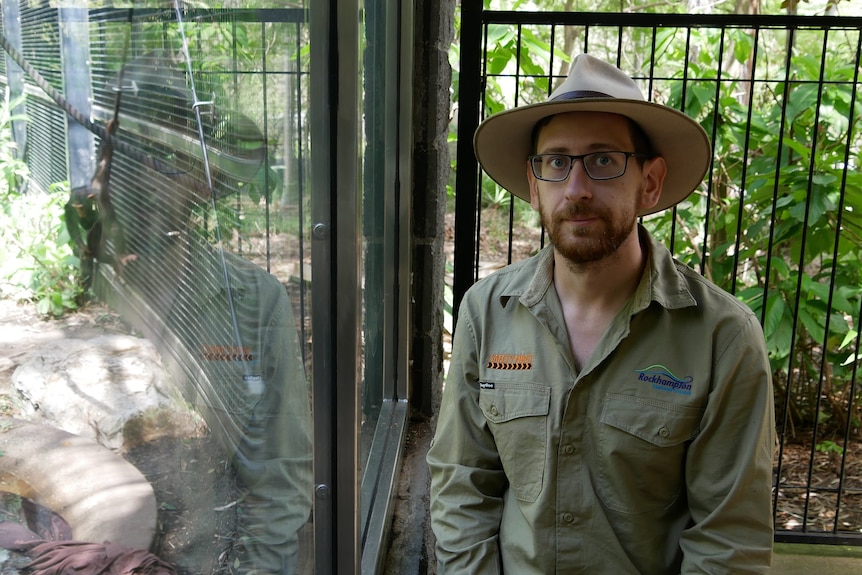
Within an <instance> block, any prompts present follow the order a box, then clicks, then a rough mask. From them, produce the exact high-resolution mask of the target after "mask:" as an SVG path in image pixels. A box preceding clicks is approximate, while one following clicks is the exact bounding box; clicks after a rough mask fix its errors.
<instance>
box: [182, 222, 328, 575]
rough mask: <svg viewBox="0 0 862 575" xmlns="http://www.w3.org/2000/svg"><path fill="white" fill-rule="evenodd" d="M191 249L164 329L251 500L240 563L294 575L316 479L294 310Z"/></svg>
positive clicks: (256, 277)
mask: <svg viewBox="0 0 862 575" xmlns="http://www.w3.org/2000/svg"><path fill="white" fill-rule="evenodd" d="M188 247H189V252H188V254H187V256H188V257H187V258H186V262H185V267H184V269H183V270H182V272H183V273H182V274H181V276H180V277H181V278H183V279H182V281H181V283H180V285H179V286H178V287H179V289H178V292H177V298H176V300H175V301H174V302H173V306H172V310H171V313H170V316H169V320H168V322H169V325H170V329H171V330H172V331H174V333H176V334H177V335H178V336H179V338H180V340H181V341H182V342H183V344H184V346H185V347H186V351H188V353H189V354H190V355H191V356H192V358H193V360H194V361H195V364H196V365H195V367H196V368H198V369H199V370H200V372H201V373H200V380H199V381H200V382H205V383H207V384H208V385H201V384H197V385H196V388H197V389H196V391H197V392H198V394H199V395H200V396H201V398H202V400H203V403H204V405H205V406H206V410H207V411H208V412H209V413H208V417H207V419H208V421H209V425H210V427H211V428H212V430H213V432H214V433H215V434H216V435H217V436H218V437H219V438H221V439H222V440H226V442H227V447H228V448H229V449H231V450H232V452H233V453H234V454H235V456H234V463H235V466H236V470H237V475H238V477H239V479H240V481H241V483H242V485H243V486H244V487H245V488H246V489H247V490H248V493H247V494H246V495H245V497H244V498H243V500H242V501H241V503H240V505H241V511H242V512H241V515H240V530H241V531H240V533H238V536H239V537H240V541H241V542H242V544H243V548H244V549H243V552H242V553H241V554H240V558H241V563H242V564H243V565H242V566H243V568H245V567H246V566H247V567H249V568H254V569H256V573H261V572H265V573H270V572H271V573H278V574H282V573H294V572H295V571H296V557H297V552H298V540H297V532H298V531H299V529H300V528H301V527H302V526H303V525H304V524H305V522H306V521H307V520H308V517H309V513H310V509H311V481H312V479H311V438H310V429H311V418H310V413H309V395H308V385H307V383H306V377H305V370H304V368H303V364H302V358H301V356H300V346H299V341H298V338H297V329H296V324H295V322H294V316H293V310H292V308H291V303H290V301H289V299H288V294H287V291H286V289H285V287H284V286H283V285H282V284H281V283H280V282H279V281H278V280H277V279H276V278H275V277H273V276H272V275H270V274H268V273H266V272H265V271H264V270H262V269H261V268H260V267H258V266H256V265H254V264H252V263H250V262H248V261H247V260H245V259H243V258H241V257H238V256H235V255H233V254H230V253H225V252H224V251H221V250H215V249H213V248H212V247H211V246H209V245H208V244H206V243H204V242H201V241H199V240H196V239H190V241H189V244H188ZM225 272H226V274H227V275H225ZM226 285H229V286H230V287H229V289H227V288H226V287H225V286H226Z"/></svg>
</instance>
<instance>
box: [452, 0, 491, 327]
mask: <svg viewBox="0 0 862 575" xmlns="http://www.w3.org/2000/svg"><path fill="white" fill-rule="evenodd" d="M482 11H483V7H482V2H462V3H461V73H460V75H459V93H458V148H457V152H456V153H457V156H456V157H457V162H458V163H457V166H458V167H457V169H456V172H455V255H454V262H455V263H454V269H453V272H454V275H453V282H452V283H453V286H452V295H453V302H452V321H453V328H454V327H455V326H454V322H455V321H456V320H457V318H458V308H459V307H460V305H461V299H462V298H463V297H464V292H465V291H467V288H469V287H470V286H471V285H472V284H473V281H474V276H475V273H476V272H475V267H474V265H475V262H476V222H477V219H476V218H477V215H476V214H477V211H476V210H477V209H478V191H477V190H478V188H477V186H478V181H479V180H478V177H479V171H478V167H477V163H476V156H475V154H474V153H473V133H474V132H475V131H476V128H477V127H478V126H479V111H480V109H479V102H480V97H481V95H482V91H481V81H482V80H481V78H482V73H481V71H482Z"/></svg>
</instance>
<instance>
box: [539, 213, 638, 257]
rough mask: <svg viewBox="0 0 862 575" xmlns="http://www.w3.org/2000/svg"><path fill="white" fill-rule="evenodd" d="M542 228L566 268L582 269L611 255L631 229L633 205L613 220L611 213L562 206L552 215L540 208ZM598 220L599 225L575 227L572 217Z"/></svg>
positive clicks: (634, 218)
mask: <svg viewBox="0 0 862 575" xmlns="http://www.w3.org/2000/svg"><path fill="white" fill-rule="evenodd" d="M540 215H541V218H542V225H544V226H545V230H546V231H547V232H548V237H549V238H550V240H551V243H552V244H553V245H554V248H555V249H556V250H557V252H559V253H560V255H562V256H563V257H564V258H565V259H566V260H567V261H568V262H569V263H570V264H572V265H575V266H584V265H587V264H592V263H595V262H599V261H601V260H603V259H605V258H607V257H608V256H610V255H612V254H614V253H615V252H616V251H617V250H618V249H619V247H620V246H621V245H622V244H623V243H624V242H625V240H626V239H627V238H628V237H629V235H630V234H631V233H632V231H633V230H634V229H635V222H636V221H637V210H636V208H635V206H634V205H632V206H630V208H629V209H626V210H625V211H624V212H622V213H619V214H617V215H616V217H615V216H614V214H613V212H611V211H609V210H604V209H598V208H595V207H588V206H585V205H583V204H565V206H564V207H562V208H560V209H558V210H557V211H556V212H553V213H550V214H548V213H546V212H545V210H544V209H541V206H540ZM585 216H586V217H591V218H598V219H599V220H600V222H599V224H600V225H596V224H595V223H590V224H589V225H588V226H586V227H578V226H576V225H575V224H574V223H573V222H572V221H571V219H572V218H575V217H585Z"/></svg>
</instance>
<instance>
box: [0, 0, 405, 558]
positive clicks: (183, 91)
mask: <svg viewBox="0 0 862 575" xmlns="http://www.w3.org/2000/svg"><path fill="white" fill-rule="evenodd" d="M208 4H209V6H210V7H207V8H204V7H200V3H185V2H163V1H155V0H153V1H135V2H126V3H122V2H116V3H92V2H87V1H85V0H78V1H69V2H61V3H47V2H29V1H25V0H19V1H15V0H11V1H8V2H4V3H3V6H2V20H0V23H2V30H3V33H4V38H6V39H8V40H9V45H10V46H12V48H13V51H15V50H17V56H13V55H12V52H10V55H9V57H7V58H2V59H0V60H2V61H0V88H2V90H3V93H4V94H5V95H8V96H10V99H14V98H15V97H16V96H20V97H21V98H22V100H21V103H20V104H18V110H19V111H20V113H21V114H22V118H26V120H25V119H16V120H15V122H14V123H13V124H14V125H13V126H12V127H13V128H14V130H13V131H14V135H13V136H12V137H13V138H14V139H15V141H16V142H17V143H18V145H19V149H22V150H26V151H27V154H26V157H25V158H24V159H25V160H26V161H27V163H28V165H29V166H30V169H31V177H30V178H29V179H28V180H27V181H26V184H27V188H28V193H34V194H44V195H48V196H50V195H54V196H55V199H56V202H55V203H56V204H57V205H61V204H62V203H63V202H64V201H65V207H64V208H63V213H62V215H60V214H57V217H58V218H61V217H62V218H65V222H64V224H63V226H64V230H65V231H64V233H66V232H67V233H68V239H69V246H68V247H69V249H70V253H71V254H72V255H71V256H70V260H72V261H74V262H75V266H76V271H75V281H76V282H79V285H80V287H81V290H82V291H81V293H80V297H81V302H84V301H88V302H93V303H92V305H96V304H97V303H98V305H104V304H107V306H108V307H107V308H105V309H106V310H107V311H106V312H105V313H108V314H110V315H111V316H112V317H114V318H116V320H117V323H118V325H119V324H122V325H123V326H125V327H124V328H123V329H124V330H125V335H127V336H129V337H130V338H132V340H135V341H137V340H138V339H140V340H146V341H147V342H148V343H150V344H152V345H153V346H154V348H155V349H156V350H157V352H158V356H159V361H158V363H159V366H160V367H159V368H158V371H159V375H158V376H156V375H154V376H153V381H156V382H157V383H156V384H154V385H155V387H156V388H157V389H156V395H157V396H158V397H159V398H160V399H159V401H158V403H157V405H155V406H147V407H146V408H145V409H144V408H142V409H141V411H140V413H136V415H135V416H134V417H132V418H131V419H130V421H129V422H127V423H126V424H125V425H126V427H123V429H122V431H121V432H118V433H119V434H117V433H115V434H114V435H113V436H112V437H114V438H115V439H114V440H112V441H114V443H111V444H110V447H111V448H112V449H114V450H115V454H116V455H117V456H118V458H119V459H121V460H125V462H127V463H131V464H132V465H133V466H134V467H135V468H136V469H137V470H138V471H139V472H140V474H141V475H143V476H144V479H145V483H147V484H148V485H149V487H150V488H151V489H152V493H153V497H154V501H155V505H157V506H158V513H157V514H158V523H157V525H153V526H150V527H149V528H150V529H152V531H153V532H155V533H156V535H155V537H152V545H151V550H152V551H153V552H154V553H156V554H157V555H159V556H160V557H161V558H162V559H163V560H165V561H167V562H169V563H171V564H173V565H175V566H176V568H177V570H178V572H179V573H181V574H185V573H289V574H293V573H328V572H353V571H356V570H361V571H362V572H364V573H373V572H377V571H379V570H380V567H381V562H382V560H383V558H384V557H385V555H386V550H385V549H384V548H382V546H381V545H382V543H383V542H384V541H386V530H387V529H388V519H389V517H390V516H391V512H390V510H389V508H388V507H389V505H390V503H391V502H392V500H393V497H392V494H391V491H392V489H394V488H395V482H396V479H397V465H398V463H399V461H400V450H401V448H402V446H403V443H404V438H405V433H406V412H407V407H406V406H407V404H406V398H407V384H406V378H407V373H408V358H409V349H408V345H407V343H405V342H407V341H409V333H410V329H409V319H408V318H409V313H408V309H409V308H408V306H409V277H410V275H409V268H410V262H409V252H410V250H409V249H408V248H407V245H408V238H409V233H408V232H409V230H408V226H407V223H408V222H409V210H410V206H409V201H408V200H407V199H406V198H408V197H409V191H410V185H409V183H407V182H409V181H410V155H409V150H410V146H411V144H412V140H411V133H410V118H411V113H412V111H411V105H410V102H411V97H412V94H411V89H410V88H411V67H410V54H411V53H412V49H411V47H410V43H411V41H412V36H411V29H412V12H411V11H410V3H409V2H403V3H402V2H398V3H392V2H387V1H385V0H367V1H360V0H334V1H333V2H330V3H328V4H324V3H315V4H313V5H311V4H309V5H306V4H305V3H295V4H296V6H293V7H285V6H284V4H283V3H275V2H265V1H260V2H257V1H254V0H247V1H244V2H230V3H227V2H226V3H223V4H224V5H230V6H231V8H221V7H218V6H219V5H220V4H221V3H208ZM239 4H241V5H242V7H241V8H240V7H237V5H239ZM336 30H337V31H338V33H337V34H336V33H335V31H336ZM16 57H17V58H19V60H20V61H19V60H15V58H16ZM25 64H26V65H25ZM28 67H29V69H28ZM21 69H24V70H26V71H27V73H26V74H25V73H22V72H21ZM312 70H314V71H315V72H314V73H312ZM312 142H313V146H312ZM312 148H314V153H312ZM64 237H65V236H64ZM62 241H63V240H61V242H62ZM87 305H90V304H87ZM111 361H114V360H111ZM108 363H110V362H108ZM111 369H113V371H111V373H113V374H114V379H113V380H112V381H111V382H110V383H111V384H112V385H115V386H122V385H126V379H125V375H124V373H122V370H119V368H117V367H113V368H111ZM109 371H110V369H109ZM162 375H164V377H162ZM68 382H69V383H68V385H69V386H71V387H73V388H74V390H73V391H74V392H75V394H76V395H77V396H78V397H79V398H80V400H81V402H82V403H83V404H85V409H90V408H93V406H94V405H95V404H98V408H99V409H106V410H113V409H115V408H116V407H117V406H115V405H113V404H111V402H104V401H99V400H97V399H96V395H97V394H95V393H93V392H92V390H89V389H85V388H86V386H83V385H78V384H77V383H76V382H75V381H74V380H72V379H70V380H68ZM57 385H64V384H57ZM25 387H26V385H25ZM27 393H28V390H27V389H23V390H21V394H22V397H24V396H26V395H27ZM32 407H33V412H35V411H37V410H38V409H37V407H38V406H32ZM42 411H45V410H44V409H43V410H42ZM79 413H80V412H79ZM86 413H91V412H86ZM15 415H23V413H16V414H15ZM87 417H89V415H88V416H87ZM61 419H62V418H59V419H57V420H54V421H51V422H49V425H52V426H57V427H61V428H62V427H63V425H64V422H63V421H62V420H61ZM79 419H80V418H79ZM40 421H41V420H40ZM43 423H44V422H43ZM74 424H75V425H74V427H75V429H78V430H80V429H82V428H83V429H85V430H87V429H88V425H89V427H90V428H92V431H93V432H92V433H90V437H91V439H92V440H94V441H95V442H98V443H101V444H102V445H103V446H105V447H107V446H108V445H109V444H108V442H107V440H106V435H105V434H104V433H103V432H102V429H101V428H100V427H99V425H100V424H99V423H98V422H95V423H94V422H93V421H92V420H88V422H83V423H82V422H81V421H76V422H74ZM88 433H89V431H88ZM2 464H3V458H0V476H2V472H3V469H2ZM0 491H2V490H0ZM154 515H155V512H154ZM31 527H32V526H31ZM145 528H147V527H146V526H145ZM71 529H72V530H73V533H72V535H73V536H74V534H75V533H74V530H75V525H72V526H71ZM79 533H80V531H79ZM148 533H149V532H148ZM360 562H361V565H360ZM0 567H2V565H0Z"/></svg>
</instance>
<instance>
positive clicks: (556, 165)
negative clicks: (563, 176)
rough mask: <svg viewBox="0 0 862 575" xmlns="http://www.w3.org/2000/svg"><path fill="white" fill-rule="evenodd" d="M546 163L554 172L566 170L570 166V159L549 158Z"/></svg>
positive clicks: (561, 157)
mask: <svg viewBox="0 0 862 575" xmlns="http://www.w3.org/2000/svg"><path fill="white" fill-rule="evenodd" d="M545 161H546V162H547V164H548V167H549V168H551V169H554V170H564V169H566V168H567V167H568V164H569V159H568V158H567V157H565V156H549V157H548V158H547V159H546V160H545Z"/></svg>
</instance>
